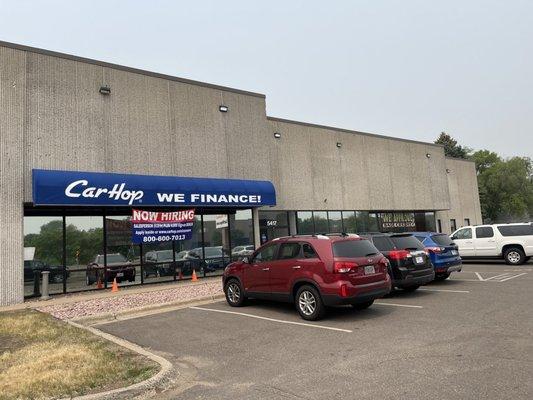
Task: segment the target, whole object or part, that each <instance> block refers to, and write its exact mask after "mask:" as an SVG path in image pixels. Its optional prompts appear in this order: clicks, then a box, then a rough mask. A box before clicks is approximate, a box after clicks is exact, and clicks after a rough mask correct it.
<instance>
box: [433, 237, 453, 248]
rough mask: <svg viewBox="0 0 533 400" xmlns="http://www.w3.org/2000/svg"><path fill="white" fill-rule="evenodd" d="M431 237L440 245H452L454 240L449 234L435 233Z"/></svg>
mask: <svg viewBox="0 0 533 400" xmlns="http://www.w3.org/2000/svg"><path fill="white" fill-rule="evenodd" d="M431 239H432V240H433V241H434V242H435V243H437V244H438V245H439V246H452V245H453V240H452V239H450V237H449V236H448V235H444V234H443V235H433V236H431Z"/></svg>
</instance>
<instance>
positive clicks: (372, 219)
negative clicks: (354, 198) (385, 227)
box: [368, 213, 379, 232]
mask: <svg viewBox="0 0 533 400" xmlns="http://www.w3.org/2000/svg"><path fill="white" fill-rule="evenodd" d="M368 231H369V232H379V223H378V215H377V214H376V213H369V214H368Z"/></svg>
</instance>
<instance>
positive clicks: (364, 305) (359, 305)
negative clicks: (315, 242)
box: [352, 300, 374, 310]
mask: <svg viewBox="0 0 533 400" xmlns="http://www.w3.org/2000/svg"><path fill="white" fill-rule="evenodd" d="M372 304H374V300H369V301H365V302H364V303H357V304H352V307H353V308H355V309H356V310H365V309H367V308H368V307H370V306H371V305H372Z"/></svg>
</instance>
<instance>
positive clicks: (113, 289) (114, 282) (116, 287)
mask: <svg viewBox="0 0 533 400" xmlns="http://www.w3.org/2000/svg"><path fill="white" fill-rule="evenodd" d="M111 291H112V292H118V285H117V278H114V279H113V286H111Z"/></svg>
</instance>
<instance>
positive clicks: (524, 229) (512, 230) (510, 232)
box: [497, 225, 533, 236]
mask: <svg viewBox="0 0 533 400" xmlns="http://www.w3.org/2000/svg"><path fill="white" fill-rule="evenodd" d="M497 228H498V230H499V231H500V233H501V234H502V236H530V235H533V226H532V225H509V226H498V227H497Z"/></svg>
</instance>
